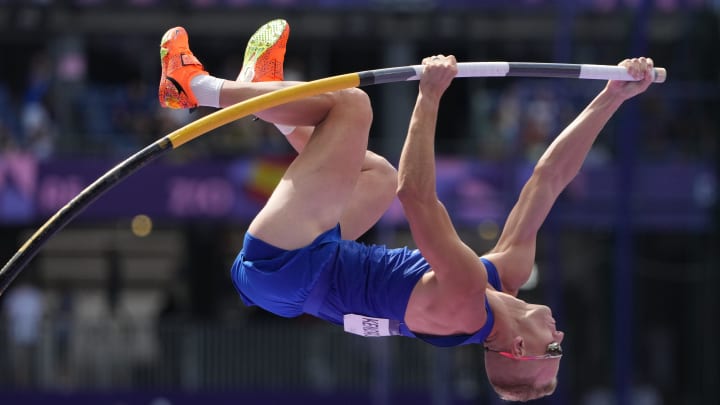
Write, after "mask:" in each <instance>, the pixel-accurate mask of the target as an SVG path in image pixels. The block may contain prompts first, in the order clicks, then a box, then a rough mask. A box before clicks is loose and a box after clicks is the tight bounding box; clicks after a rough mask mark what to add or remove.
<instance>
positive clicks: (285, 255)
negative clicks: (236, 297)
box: [232, 226, 429, 324]
mask: <svg viewBox="0 0 720 405" xmlns="http://www.w3.org/2000/svg"><path fill="white" fill-rule="evenodd" d="M427 270H429V265H428V263H427V261H426V260H425V259H424V258H423V257H422V255H421V254H420V252H419V251H418V250H410V249H408V248H399V249H388V248H386V247H385V246H381V245H365V244H363V243H359V242H356V241H349V240H342V239H341V237H340V227H339V226H336V227H335V228H333V229H330V230H328V231H326V232H324V233H322V234H321V235H320V236H318V237H317V238H316V239H315V240H314V241H313V242H312V243H311V244H310V245H308V246H306V247H303V248H300V249H296V250H283V249H280V248H277V247H275V246H272V245H269V244H268V243H266V242H263V241H262V240H260V239H257V238H255V237H253V236H252V235H250V234H246V235H245V241H244V245H243V249H242V251H241V252H240V254H239V255H238V257H237V259H236V260H235V263H234V264H233V267H232V279H233V282H234V283H235V287H236V288H237V290H238V292H239V293H240V296H241V297H242V299H243V302H244V303H245V304H246V305H257V306H259V307H261V308H263V309H265V310H267V311H270V312H272V313H274V314H276V315H279V316H283V317H295V316H298V315H301V314H303V313H309V314H312V315H315V316H317V317H319V318H322V319H325V320H327V321H330V322H332V323H335V324H342V322H343V315H344V314H349V313H357V314H364V315H367V316H373V317H381V318H388V319H397V320H403V319H404V317H405V310H406V308H407V303H408V301H409V299H410V294H411V293H412V290H413V288H414V287H415V284H417V282H418V280H420V278H421V277H422V276H423V274H425V272H427Z"/></svg>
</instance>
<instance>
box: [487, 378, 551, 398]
mask: <svg viewBox="0 0 720 405" xmlns="http://www.w3.org/2000/svg"><path fill="white" fill-rule="evenodd" d="M490 385H491V386H492V387H493V389H494V390H495V392H496V393H497V394H498V395H499V396H500V399H503V400H505V401H519V402H526V401H530V400H533V399H538V398H542V397H545V396H548V395H551V394H552V393H553V392H555V388H556V387H557V378H553V379H552V381H550V382H549V383H547V384H545V385H541V386H537V385H534V384H529V383H524V382H523V383H515V384H507V383H501V382H499V381H492V379H491V380H490Z"/></svg>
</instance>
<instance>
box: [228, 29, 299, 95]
mask: <svg viewBox="0 0 720 405" xmlns="http://www.w3.org/2000/svg"><path fill="white" fill-rule="evenodd" d="M287 26H288V24H287V21H285V20H282V19H277V20H272V21H270V22H268V23H266V24H265V25H263V26H262V27H260V28H258V30H257V31H255V33H254V34H253V35H252V36H251V37H250V39H249V40H248V44H247V47H246V48H245V56H244V58H243V68H242V70H241V71H240V74H239V75H238V80H239V81H243V82H251V81H252V79H253V78H254V77H255V63H257V61H258V59H260V57H261V56H262V55H263V54H264V53H265V52H266V51H267V50H268V49H270V48H272V47H273V46H275V44H277V42H278V40H280V38H281V37H282V35H283V33H284V32H285V29H286V28H287Z"/></svg>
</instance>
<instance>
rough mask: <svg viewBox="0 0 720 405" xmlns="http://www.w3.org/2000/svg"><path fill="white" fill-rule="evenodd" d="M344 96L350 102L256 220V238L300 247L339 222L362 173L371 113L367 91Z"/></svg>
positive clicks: (320, 129) (321, 128)
mask: <svg viewBox="0 0 720 405" xmlns="http://www.w3.org/2000/svg"><path fill="white" fill-rule="evenodd" d="M345 97H347V98H349V99H350V100H348V99H345V100H342V102H341V103H339V105H337V106H336V107H335V108H333V109H332V110H331V111H330V112H329V113H328V116H327V118H326V119H325V120H324V121H323V122H322V123H320V124H319V125H318V126H316V128H315V131H314V133H313V135H312V137H311V138H310V140H309V141H308V143H307V145H306V146H305V148H304V150H303V151H302V153H300V154H299V155H298V157H297V158H296V159H295V160H294V161H293V163H292V164H291V165H290V166H289V167H288V170H287V171H286V172H285V174H284V176H283V177H282V179H281V180H280V183H279V184H278V185H277V187H276V188H275V191H274V192H273V193H272V195H271V196H270V199H269V200H268V202H267V204H266V205H265V207H264V208H263V209H262V210H261V211H260V213H259V214H258V215H257V217H256V218H255V219H254V220H253V222H252V223H251V225H250V228H249V229H248V231H249V232H250V233H251V234H252V235H254V236H255V237H257V238H259V239H261V240H263V241H265V242H267V243H270V244H272V245H274V246H277V247H279V248H282V249H296V248H299V247H303V246H306V245H308V244H309V243H310V242H312V241H313V240H314V239H315V238H316V237H317V236H318V235H320V234H321V233H322V232H324V231H327V230H328V229H330V228H332V227H334V226H335V225H337V224H338V223H339V221H340V218H341V215H342V213H343V211H344V209H345V207H346V206H347V204H348V201H349V199H350V197H351V195H352V192H353V190H354V188H355V185H356V183H357V180H358V177H359V176H360V169H361V167H362V164H363V161H364V159H365V151H366V149H367V138H368V132H369V129H370V121H371V116H372V113H371V112H370V110H369V102H368V101H367V99H366V97H367V96H366V95H364V93H361V95H358V94H352V95H350V96H347V95H346V96H345ZM355 99H357V100H356V101H355ZM351 101H355V102H351Z"/></svg>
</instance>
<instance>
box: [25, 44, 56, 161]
mask: <svg viewBox="0 0 720 405" xmlns="http://www.w3.org/2000/svg"><path fill="white" fill-rule="evenodd" d="M50 84H51V64H50V61H49V59H48V58H47V57H46V56H45V55H44V54H38V55H36V56H35V57H34V58H33V60H32V62H31V66H30V73H29V77H28V85H27V88H26V90H25V94H24V99H23V106H22V111H21V125H22V132H23V141H22V143H23V146H24V147H25V148H26V149H27V150H28V151H30V152H31V153H32V154H33V155H35V157H37V158H38V159H41V160H43V159H47V158H48V157H50V156H51V155H52V153H53V150H54V138H55V126H54V123H53V122H52V119H51V117H50V112H49V110H48V108H47V105H46V100H47V95H48V92H49V89H50Z"/></svg>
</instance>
